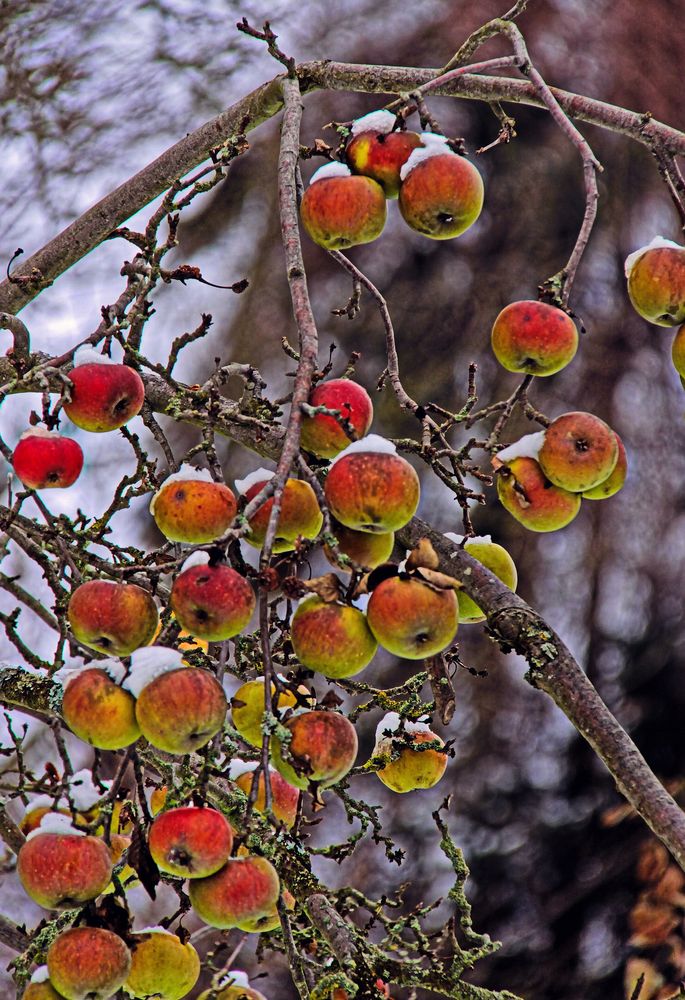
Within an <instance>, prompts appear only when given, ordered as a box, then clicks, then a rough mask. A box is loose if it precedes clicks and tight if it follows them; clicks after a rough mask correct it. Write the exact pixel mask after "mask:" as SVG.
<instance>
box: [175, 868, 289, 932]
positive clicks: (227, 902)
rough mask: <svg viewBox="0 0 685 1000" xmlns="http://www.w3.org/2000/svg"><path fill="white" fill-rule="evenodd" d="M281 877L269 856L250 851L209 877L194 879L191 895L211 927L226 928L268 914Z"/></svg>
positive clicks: (195, 905)
mask: <svg viewBox="0 0 685 1000" xmlns="http://www.w3.org/2000/svg"><path fill="white" fill-rule="evenodd" d="M279 892H280V880H279V878H278V874H277V872H276V869H275V868H274V866H273V865H272V864H271V863H270V862H269V861H267V860H266V858H262V857H259V856H257V855H253V854H248V855H245V856H243V857H240V858H230V859H229V860H228V861H227V862H226V864H225V865H224V867H223V868H221V869H220V870H219V871H218V872H216V873H215V874H214V875H209V876H208V877H207V878H198V879H193V881H192V882H191V883H190V885H189V886H188V895H189V896H190V902H191V903H192V906H193V909H194V910H195V912H196V913H197V915H198V917H199V918H200V919H201V920H204V922H205V923H206V924H209V925H210V926H211V927H219V928H220V929H222V930H224V929H227V928H229V927H239V928H240V929H243V925H244V924H246V923H250V922H252V921H254V920H259V919H260V918H262V917H264V916H267V915H268V914H270V913H271V912H272V910H273V908H274V907H275V906H276V903H277V902H278V895H279Z"/></svg>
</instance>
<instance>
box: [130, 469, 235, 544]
mask: <svg viewBox="0 0 685 1000" xmlns="http://www.w3.org/2000/svg"><path fill="white" fill-rule="evenodd" d="M237 509H238V505H237V503H236V499H235V496H234V494H233V491H232V490H230V489H229V488H228V486H225V485H224V484H223V483H216V482H214V480H213V479H212V478H211V476H210V474H209V472H208V470H207V469H194V468H193V467H192V466H190V465H182V466H181V468H180V469H179V471H178V472H175V473H173V474H172V475H171V476H168V477H167V478H166V479H165V480H164V482H163V483H162V485H161V487H160V488H159V490H158V491H157V492H156V493H155V495H154V496H153V498H152V500H151V501H150V513H151V514H152V516H153V517H154V519H155V523H156V525H157V527H158V528H159V530H160V531H161V532H162V534H163V535H164V536H165V537H166V538H168V539H169V540H170V541H172V542H186V543H187V544H189V545H203V544H205V543H206V542H214V541H216V539H217V538H220V537H221V536H222V535H223V534H224V532H225V531H226V529H227V528H228V526H229V525H230V523H231V521H232V520H233V518H234V517H235V515H236V511H237Z"/></svg>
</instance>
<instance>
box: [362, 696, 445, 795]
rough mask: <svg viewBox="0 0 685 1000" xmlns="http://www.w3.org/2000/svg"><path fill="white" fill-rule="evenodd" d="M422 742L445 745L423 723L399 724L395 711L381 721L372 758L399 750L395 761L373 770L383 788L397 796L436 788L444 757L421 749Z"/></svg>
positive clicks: (442, 769) (407, 722) (432, 751)
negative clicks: (389, 789) (420, 789)
mask: <svg viewBox="0 0 685 1000" xmlns="http://www.w3.org/2000/svg"><path fill="white" fill-rule="evenodd" d="M404 734H406V736H405V735H404ZM407 737H409V742H407ZM422 743H439V744H440V746H444V745H445V744H444V741H443V740H441V739H440V737H439V736H438V735H437V734H436V733H434V732H433V731H432V729H431V728H430V726H428V725H427V724H426V723H425V722H409V721H408V720H405V721H404V722H402V720H401V719H400V717H399V715H398V714H397V712H388V714H387V715H386V716H385V717H384V718H383V719H381V721H380V722H379V723H378V726H377V728H376V745H375V747H374V750H373V755H374V757H377V756H380V755H382V754H388V755H389V756H390V755H392V754H393V753H394V752H397V751H399V757H397V759H396V760H391V761H390V762H389V763H388V764H386V765H385V766H384V767H382V768H381V769H380V770H379V771H376V776H377V777H378V778H379V779H380V780H381V781H382V782H383V784H384V785H387V787H388V788H392V790H393V791H394V792H401V793H402V792H413V791H415V790H416V789H417V788H432V787H433V785H437V783H438V781H440V779H441V778H442V776H443V774H444V773H445V768H446V767H447V754H445V753H442V752H441V751H440V750H436V749H434V748H431V749H428V750H421V749H420V747H421V744H422Z"/></svg>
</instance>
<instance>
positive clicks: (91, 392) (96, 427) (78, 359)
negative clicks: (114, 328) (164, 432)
mask: <svg viewBox="0 0 685 1000" xmlns="http://www.w3.org/2000/svg"><path fill="white" fill-rule="evenodd" d="M74 365H75V367H74V368H72V370H71V371H70V372H69V378H70V379H71V382H72V387H71V400H70V401H69V402H65V403H64V412H65V413H66V415H67V416H68V417H69V419H70V420H71V422H72V423H74V424H76V426H77V427H81V428H82V429H83V430H84V431H93V432H95V433H103V432H104V431H113V430H116V429H117V428H118V427H123V426H124V424H127V423H128V421H129V420H131V418H132V417H135V415H136V414H137V413H139V412H140V410H141V409H142V406H143V403H144V401H145V386H144V385H143V380H142V379H141V377H140V375H139V374H138V372H137V371H135V370H134V369H133V368H129V367H128V365H118V364H116V363H115V362H113V361H110V359H109V358H108V357H106V356H105V355H104V354H98V353H97V352H96V351H93V350H92V349H85V350H84V349H82V348H81V349H79V350H78V351H77V352H76V354H75V356H74Z"/></svg>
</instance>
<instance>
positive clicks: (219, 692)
mask: <svg viewBox="0 0 685 1000" xmlns="http://www.w3.org/2000/svg"><path fill="white" fill-rule="evenodd" d="M172 652H173V651H172ZM170 662H173V661H171V660H170ZM134 672H135V671H134ZM134 683H135V682H134ZM227 708H228V703H227V701H226V695H225V694H224V689H223V688H222V686H221V684H220V683H219V682H218V680H217V679H216V677H215V676H214V674H212V673H210V672H209V671H208V670H202V669H200V668H199V667H181V668H179V669H171V670H167V671H165V672H163V673H160V674H159V675H158V676H156V677H154V679H153V680H152V681H150V683H147V684H145V685H144V686H143V687H142V689H140V693H139V694H138V700H137V702H136V718H137V720H138V725H139V726H140V731H141V733H142V734H143V736H144V737H145V739H146V740H149V742H150V743H152V745H153V746H154V747H157V749H158V750H166V751H167V753H179V754H185V753H193V751H195V750H199V748H200V747H203V746H205V744H206V743H209V741H210V740H211V739H212V737H213V736H215V735H216V733H218V732H219V730H220V729H221V727H222V726H223V724H224V719H225V717H226V710H227Z"/></svg>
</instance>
